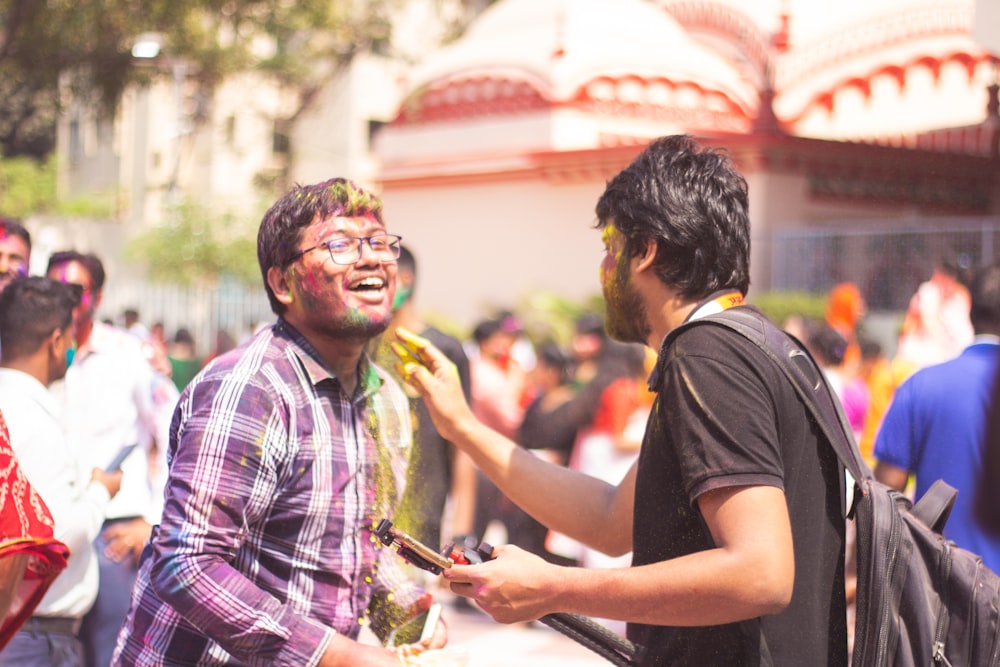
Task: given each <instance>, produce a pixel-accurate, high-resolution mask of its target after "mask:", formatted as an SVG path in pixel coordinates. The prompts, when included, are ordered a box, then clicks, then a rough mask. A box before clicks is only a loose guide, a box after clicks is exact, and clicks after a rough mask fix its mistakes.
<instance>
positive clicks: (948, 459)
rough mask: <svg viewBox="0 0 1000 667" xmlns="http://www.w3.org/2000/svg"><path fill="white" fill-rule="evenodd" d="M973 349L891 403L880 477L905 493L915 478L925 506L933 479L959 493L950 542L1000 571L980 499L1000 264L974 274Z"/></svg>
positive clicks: (923, 375) (999, 309)
mask: <svg viewBox="0 0 1000 667" xmlns="http://www.w3.org/2000/svg"><path fill="white" fill-rule="evenodd" d="M969 291H970V294H971V307H970V312H969V317H970V319H971V321H972V325H973V328H974V330H975V334H976V335H975V338H974V339H973V342H972V344H971V345H969V346H968V347H966V348H965V350H964V351H963V352H962V353H961V354H960V355H959V356H958V357H956V358H955V359H952V360H950V361H946V362H944V363H942V364H937V365H934V366H928V367H927V368H924V369H922V370H920V371H917V372H916V373H915V374H914V375H912V376H911V377H910V378H909V379H907V380H906V382H904V383H903V384H902V385H900V387H899V389H897V390H896V393H895V395H894V396H893V399H892V403H891V404H890V406H889V410H888V411H887V412H886V415H885V419H884V421H883V422H882V427H881V428H880V430H879V433H878V436H877V438H876V440H875V458H876V459H877V460H878V464H877V465H876V467H875V477H876V478H877V479H878V480H879V481H881V482H884V483H886V484H888V485H890V486H893V487H895V488H897V489H900V490H903V488H904V487H905V486H906V483H907V480H908V478H909V475H911V474H912V475H914V476H915V482H916V489H915V496H916V498H917V499H919V498H920V497H921V496H922V495H923V494H924V493H925V492H926V491H927V489H928V488H930V486H931V484H933V483H934V482H935V480H938V479H943V480H944V481H945V482H947V483H948V484H950V485H951V486H953V487H955V488H956V489H958V498H957V500H956V501H955V507H954V509H953V510H952V512H951V516H950V518H949V519H948V523H947V525H946V526H945V529H944V535H945V537H947V538H948V539H950V540H952V541H954V542H955V543H956V544H957V545H958V546H960V547H962V548H963V549H967V550H969V551H972V552H974V553H976V554H979V555H980V556H982V558H983V562H984V563H985V564H986V565H987V567H989V568H990V569H991V570H993V571H995V572H1000V536H998V535H996V534H993V533H991V532H989V531H986V530H984V527H983V525H982V524H981V522H979V521H978V520H977V518H976V507H975V499H976V497H977V495H978V487H979V485H980V484H993V485H996V484H998V483H1000V479H992V480H984V479H983V478H982V475H981V471H982V470H983V462H984V455H985V450H986V421H987V416H988V415H989V411H990V403H991V396H992V392H993V385H994V381H995V378H996V376H997V371H998V368H997V365H998V360H1000V346H998V344H1000V265H990V266H987V267H984V268H981V269H980V270H979V271H977V272H976V274H975V276H974V277H973V278H972V280H971V283H970V289H969Z"/></svg>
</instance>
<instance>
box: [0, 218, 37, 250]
mask: <svg viewBox="0 0 1000 667" xmlns="http://www.w3.org/2000/svg"><path fill="white" fill-rule="evenodd" d="M6 234H12V235H14V236H19V237H20V238H21V240H22V241H24V244H25V245H26V246H28V252H31V234H29V233H28V230H27V229H25V227H24V225H22V224H21V223H20V222H19V221H18V220H15V219H14V218H7V217H5V216H2V215H0V236H4V235H6Z"/></svg>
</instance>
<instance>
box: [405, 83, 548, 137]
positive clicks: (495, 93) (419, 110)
mask: <svg viewBox="0 0 1000 667" xmlns="http://www.w3.org/2000/svg"><path fill="white" fill-rule="evenodd" d="M551 106H552V102H551V100H549V99H548V97H547V96H546V95H545V94H544V93H543V92H542V91H541V90H539V89H538V87H537V86H536V85H534V84H533V83H531V82H529V81H528V80H526V79H518V78H515V77H511V76H507V75H490V74H482V75H476V76H470V77H463V78H458V77H452V78H449V79H446V80H442V81H438V82H435V83H432V84H430V85H428V86H425V87H423V88H421V89H419V90H417V91H415V92H414V93H412V94H411V95H410V96H409V97H408V98H407V99H406V100H405V101H404V102H403V104H402V105H400V108H399V112H398V113H397V115H396V118H395V119H394V120H393V121H392V122H393V124H397V125H406V124H415V123H435V122H442V121H452V120H457V119H461V118H473V117H478V116H485V115H504V114H512V113H523V112H525V111H530V110H533V109H544V108H548V107H551Z"/></svg>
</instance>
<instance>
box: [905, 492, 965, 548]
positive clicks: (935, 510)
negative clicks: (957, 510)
mask: <svg viewBox="0 0 1000 667" xmlns="http://www.w3.org/2000/svg"><path fill="white" fill-rule="evenodd" d="M957 496H958V490H957V489H956V488H955V487H953V486H951V485H949V484H948V483H947V482H945V481H944V480H943V479H939V480H937V481H936V482H934V483H933V484H931V488H929V489H927V491H925V492H924V495H922V496H921V497H920V500H918V501H917V504H916V505H914V506H913V509H911V510H910V514H912V515H913V516H915V517H917V518H918V519H920V521H921V522H922V523H923V524H924V525H925V526H927V527H928V528H930V529H931V530H933V531H934V532H935V533H938V534H941V533H942V532H943V531H944V525H945V524H946V523H947V522H948V517H949V516H951V509H952V508H953V507H954V506H955V498H956V497H957Z"/></svg>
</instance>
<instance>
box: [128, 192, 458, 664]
mask: <svg viewBox="0 0 1000 667" xmlns="http://www.w3.org/2000/svg"><path fill="white" fill-rule="evenodd" d="M399 242H400V237H398V236H394V235H391V234H387V233H386V230H385V226H384V224H383V222H382V205H381V202H380V201H379V199H378V198H377V197H375V196H374V195H372V194H371V193H369V192H367V191H365V190H363V189H361V188H359V187H358V186H356V185H355V184H353V183H351V182H350V181H347V180H344V179H333V180H330V181H326V182H324V183H319V184H316V185H309V186H301V187H296V188H295V189H293V190H292V191H290V192H289V193H287V194H286V195H285V196H283V197H282V198H281V199H280V200H278V202H276V203H275V204H274V205H273V206H272V207H271V209H270V210H269V211H268V212H267V213H266V214H265V215H264V218H263V220H262V221H261V224H260V229H259V231H258V236H257V256H258V260H259V263H260V268H261V274H262V277H263V279H264V288H265V290H266V292H267V295H268V299H269V300H270V304H271V309H272V310H273V311H274V313H275V315H277V316H278V318H277V321H276V322H275V324H273V325H272V326H270V327H266V328H265V329H264V330H263V331H261V332H260V333H258V334H257V335H256V336H255V337H254V338H253V339H251V340H250V341H248V342H247V343H246V344H244V345H243V346H241V347H239V348H237V349H235V350H233V351H231V352H229V353H226V354H224V355H222V356H220V357H218V358H217V359H216V360H215V361H213V362H212V363H211V364H210V365H209V366H207V367H206V368H205V369H204V370H203V371H202V372H201V373H200V374H199V375H198V376H197V377H196V378H195V379H194V380H192V381H191V383H190V384H189V385H188V386H187V388H186V389H185V391H184V393H183V394H182V396H181V400H180V403H179V405H178V408H177V411H176V413H175V416H174V424H173V428H172V429H171V436H170V446H169V457H170V461H171V463H170V476H169V480H168V483H167V491H166V501H165V509H164V512H163V519H162V521H161V523H160V525H159V527H157V528H156V529H155V530H154V532H153V536H152V539H151V543H150V547H149V548H147V549H146V552H145V553H144V554H143V560H142V563H141V564H140V572H139V579H138V582H137V584H136V590H135V591H134V592H133V605H132V609H131V610H130V612H129V616H128V619H127V620H126V623H125V625H124V627H123V628H122V632H121V634H120V635H119V639H118V647H117V649H116V653H115V659H114V664H116V665H147V664H190V665H201V664H211V665H221V664H225V665H237V664H240V665H242V664H263V663H267V664H274V665H307V664H308V665H320V666H321V667H322V666H325V665H359V666H360V665H373V666H377V665H383V666H385V667H390V666H393V665H399V664H400V663H399V659H398V657H397V656H396V654H395V653H394V652H393V651H391V650H386V649H382V648H379V647H373V646H366V645H362V644H360V643H358V642H357V638H358V636H359V633H360V630H361V627H362V624H364V623H368V622H369V621H370V622H371V627H372V630H373V631H374V633H375V634H376V635H377V636H379V637H381V638H383V639H384V638H386V637H387V636H388V634H389V632H390V631H391V630H392V629H393V627H394V626H397V625H399V624H400V623H402V622H403V621H405V620H407V619H408V618H410V617H412V616H415V615H416V614H417V613H419V612H420V611H421V610H423V609H426V608H427V607H428V606H429V605H430V596H429V595H427V594H425V593H424V592H423V591H422V590H421V589H420V588H419V587H417V586H416V584H414V583H413V582H410V581H408V580H407V578H406V576H405V575H404V570H403V567H402V566H401V565H400V563H401V561H400V560H399V558H398V556H396V554H395V552H394V551H393V550H391V549H388V548H382V545H381V543H380V542H379V541H378V540H377V539H376V538H375V537H374V535H373V529H374V528H375V525H376V524H377V522H378V520H379V519H380V518H381V517H394V510H395V507H396V506H397V505H398V503H399V500H400V497H401V495H402V491H403V486H404V480H405V475H406V465H407V461H408V457H409V450H410V442H411V435H410V431H411V428H410V417H409V412H408V407H407V398H406V396H405V394H404V393H403V391H402V389H401V388H400V387H399V385H398V384H396V382H394V381H393V380H392V379H391V378H390V377H389V376H388V375H387V374H386V373H385V371H383V370H382V369H381V368H379V367H378V366H376V365H374V364H373V363H372V362H371V360H370V359H369V357H368V355H367V354H366V353H365V347H366V345H367V343H368V342H369V340H371V339H372V338H373V337H374V336H376V335H378V334H379V333H381V332H382V331H384V330H385V328H386V327H387V326H388V324H389V321H390V319H391V317H392V300H393V295H394V293H395V290H396V272H397V266H396V259H397V258H398V257H399V253H400V246H399ZM445 640H446V632H445V629H444V627H443V625H441V626H439V627H438V628H437V632H436V633H435V636H434V637H433V638H432V639H431V640H430V642H429V643H428V644H427V645H426V646H434V647H439V646H443V645H444V643H445Z"/></svg>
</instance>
